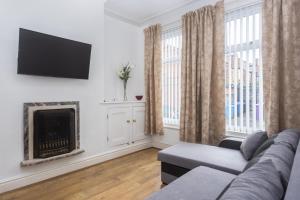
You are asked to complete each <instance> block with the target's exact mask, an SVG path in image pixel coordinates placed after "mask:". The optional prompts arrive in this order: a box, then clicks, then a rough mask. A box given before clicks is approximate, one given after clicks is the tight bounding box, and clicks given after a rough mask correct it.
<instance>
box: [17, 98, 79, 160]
mask: <svg viewBox="0 0 300 200" xmlns="http://www.w3.org/2000/svg"><path fill="white" fill-rule="evenodd" d="M79 130H80V129H79V102H47V103H25V104H24V161H22V162H21V165H22V166H30V165H35V164H39V163H43V162H47V161H50V160H56V159H59V158H64V157H68V156H72V155H77V154H79V153H82V152H84V150H82V149H80V142H79V141H80V139H79Z"/></svg>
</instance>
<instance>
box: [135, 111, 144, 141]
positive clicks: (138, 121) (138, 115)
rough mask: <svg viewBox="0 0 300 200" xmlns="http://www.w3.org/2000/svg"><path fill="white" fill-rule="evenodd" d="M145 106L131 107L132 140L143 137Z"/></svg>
mask: <svg viewBox="0 0 300 200" xmlns="http://www.w3.org/2000/svg"><path fill="white" fill-rule="evenodd" d="M144 122H145V106H134V107H132V141H133V142H134V141H137V140H142V139H145V123H144Z"/></svg>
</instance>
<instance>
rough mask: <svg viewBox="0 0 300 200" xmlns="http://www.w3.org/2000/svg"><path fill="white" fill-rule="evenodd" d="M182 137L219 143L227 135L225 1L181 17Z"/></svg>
mask: <svg viewBox="0 0 300 200" xmlns="http://www.w3.org/2000/svg"><path fill="white" fill-rule="evenodd" d="M182 23H183V46H182V66H181V70H182V71H181V78H182V82H181V83H182V84H181V114H180V139H181V140H182V141H187V142H193V143H204V144H217V143H218V142H219V141H220V140H221V139H222V138H223V136H224V134H225V86H224V77H225V75H224V2H223V1H221V2H218V3H217V4H216V5H215V6H206V7H203V8H200V9H199V10H196V11H193V12H189V13H187V14H186V15H184V16H183V17H182Z"/></svg>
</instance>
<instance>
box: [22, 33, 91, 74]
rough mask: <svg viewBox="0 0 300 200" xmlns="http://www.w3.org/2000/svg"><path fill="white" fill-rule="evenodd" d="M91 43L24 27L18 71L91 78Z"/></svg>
mask: <svg viewBox="0 0 300 200" xmlns="http://www.w3.org/2000/svg"><path fill="white" fill-rule="evenodd" d="M91 48H92V46H91V45H90V44H85V43H82V42H77V41H73V40H69V39H64V38H60V37H56V36H51V35H47V34H43V33H38V32H35V31H30V30H26V29H22V28H21V29H20V33H19V55H18V74H27V75H39V76H51V77H65V78H77V79H88V77H89V68H90V57H91Z"/></svg>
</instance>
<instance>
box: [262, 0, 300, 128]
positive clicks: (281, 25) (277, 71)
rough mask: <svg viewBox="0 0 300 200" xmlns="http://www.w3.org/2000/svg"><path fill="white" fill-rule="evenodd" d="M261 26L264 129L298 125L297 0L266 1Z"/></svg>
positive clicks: (299, 10) (299, 41)
mask: <svg viewBox="0 0 300 200" xmlns="http://www.w3.org/2000/svg"><path fill="white" fill-rule="evenodd" d="M262 27H263V36H262V41H263V50H262V54H263V58H262V59H263V67H264V71H263V73H264V102H265V121H266V129H267V131H268V133H269V134H273V133H277V132H279V131H281V130H283V129H286V128H300V0H265V1H264V6H263V26H262Z"/></svg>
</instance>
